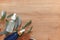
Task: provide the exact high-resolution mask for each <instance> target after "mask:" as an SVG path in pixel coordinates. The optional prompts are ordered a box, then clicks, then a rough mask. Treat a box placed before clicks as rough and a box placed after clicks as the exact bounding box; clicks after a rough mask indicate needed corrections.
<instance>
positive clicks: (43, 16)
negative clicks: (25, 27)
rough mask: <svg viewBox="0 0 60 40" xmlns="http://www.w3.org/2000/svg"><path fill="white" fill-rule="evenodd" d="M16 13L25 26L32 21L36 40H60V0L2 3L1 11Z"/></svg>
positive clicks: (22, 0) (15, 0)
mask: <svg viewBox="0 0 60 40" xmlns="http://www.w3.org/2000/svg"><path fill="white" fill-rule="evenodd" d="M2 10H5V11H7V12H8V13H7V14H10V13H9V12H11V13H12V12H16V13H17V15H19V16H21V18H22V22H23V24H24V23H25V22H26V21H28V20H32V22H33V23H32V25H33V30H32V31H33V33H32V35H33V36H32V37H34V38H35V39H36V40H60V0H12V1H11V2H8V1H7V0H6V1H2V2H1V3H0V11H2Z"/></svg>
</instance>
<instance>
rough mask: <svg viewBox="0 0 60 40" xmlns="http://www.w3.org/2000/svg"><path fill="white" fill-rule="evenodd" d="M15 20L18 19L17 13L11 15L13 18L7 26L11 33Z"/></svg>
mask: <svg viewBox="0 0 60 40" xmlns="http://www.w3.org/2000/svg"><path fill="white" fill-rule="evenodd" d="M15 20H16V13H14V15H13V16H12V17H11V20H10V21H9V24H8V26H7V28H6V31H7V32H10V33H12V32H13V29H14V25H15V22H14V21H15Z"/></svg>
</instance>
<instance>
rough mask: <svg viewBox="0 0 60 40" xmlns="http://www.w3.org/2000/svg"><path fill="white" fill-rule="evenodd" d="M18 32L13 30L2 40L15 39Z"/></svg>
mask: <svg viewBox="0 0 60 40" xmlns="http://www.w3.org/2000/svg"><path fill="white" fill-rule="evenodd" d="M18 36H19V35H18V33H17V32H14V33H12V34H11V35H9V36H7V37H6V38H5V39H4V40H16V39H17V38H18Z"/></svg>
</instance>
